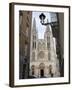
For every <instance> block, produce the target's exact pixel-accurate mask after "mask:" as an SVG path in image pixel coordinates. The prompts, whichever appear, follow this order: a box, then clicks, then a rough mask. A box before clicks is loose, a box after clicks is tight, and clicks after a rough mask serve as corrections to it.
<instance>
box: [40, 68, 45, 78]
mask: <svg viewBox="0 0 72 90" xmlns="http://www.w3.org/2000/svg"><path fill="white" fill-rule="evenodd" d="M40 77H44V70H43V69H41V70H40Z"/></svg>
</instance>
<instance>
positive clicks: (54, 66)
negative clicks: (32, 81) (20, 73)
mask: <svg viewBox="0 0 72 90" xmlns="http://www.w3.org/2000/svg"><path fill="white" fill-rule="evenodd" d="M29 74H30V76H33V77H36V78H40V77H47V78H48V77H59V76H60V72H59V60H58V58H57V54H56V40H55V38H54V37H53V35H52V29H51V26H50V25H47V26H46V30H45V33H44V39H39V38H38V32H37V28H36V21H35V18H34V20H33V26H32V29H31V43H30V71H29Z"/></svg>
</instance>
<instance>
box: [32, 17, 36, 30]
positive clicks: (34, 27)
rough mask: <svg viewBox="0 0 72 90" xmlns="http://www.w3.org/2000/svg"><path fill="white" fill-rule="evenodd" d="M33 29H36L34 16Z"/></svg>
mask: <svg viewBox="0 0 72 90" xmlns="http://www.w3.org/2000/svg"><path fill="white" fill-rule="evenodd" d="M33 30H35V31H36V20H35V18H34V19H33Z"/></svg>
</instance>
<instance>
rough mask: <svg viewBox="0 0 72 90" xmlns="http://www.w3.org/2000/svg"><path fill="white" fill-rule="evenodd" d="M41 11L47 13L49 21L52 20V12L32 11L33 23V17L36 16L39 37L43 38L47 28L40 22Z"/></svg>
mask: <svg viewBox="0 0 72 90" xmlns="http://www.w3.org/2000/svg"><path fill="white" fill-rule="evenodd" d="M41 13H44V14H45V16H46V19H45V21H46V20H47V19H48V21H49V22H50V13H48V12H32V24H33V19H34V18H35V20H36V27H37V31H38V38H39V39H43V38H44V32H45V30H46V26H44V25H41V23H40V18H39V15H40V14H41Z"/></svg>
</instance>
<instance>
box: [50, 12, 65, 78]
mask: <svg viewBox="0 0 72 90" xmlns="http://www.w3.org/2000/svg"><path fill="white" fill-rule="evenodd" d="M50 16H51V22H57V25H53V26H52V32H53V36H54V37H55V38H56V41H57V44H56V53H57V57H58V59H59V66H60V76H61V77H63V76H64V13H54V12H53V13H50Z"/></svg>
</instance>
